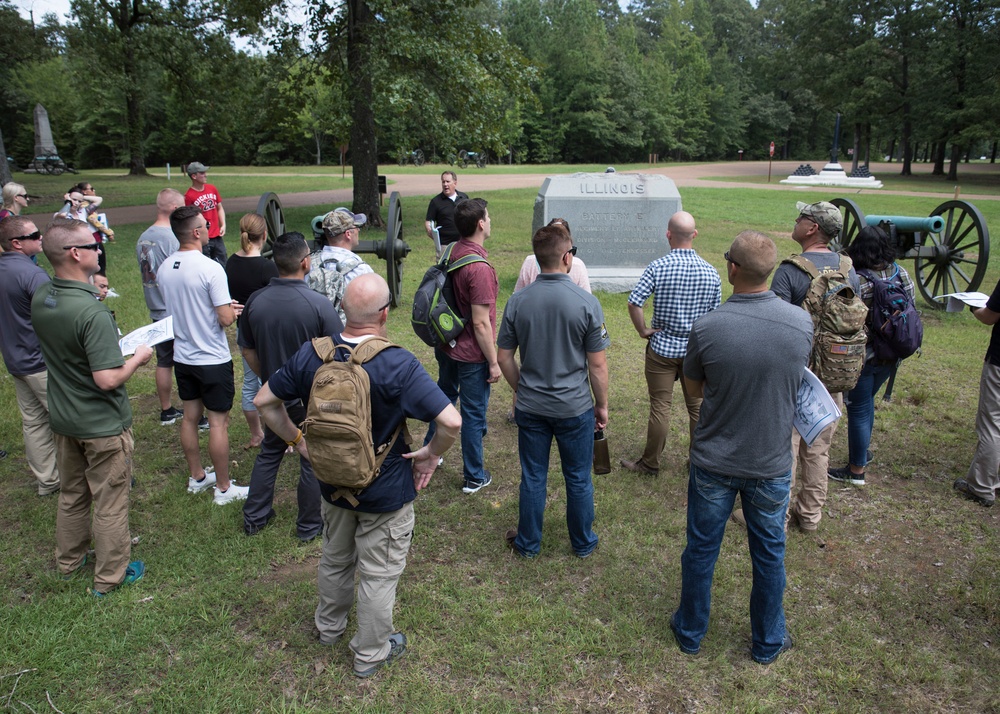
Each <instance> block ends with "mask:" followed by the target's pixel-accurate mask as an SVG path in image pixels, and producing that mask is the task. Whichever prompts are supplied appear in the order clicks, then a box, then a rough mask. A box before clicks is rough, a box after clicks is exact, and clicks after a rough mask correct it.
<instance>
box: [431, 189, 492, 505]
mask: <svg viewBox="0 0 1000 714" xmlns="http://www.w3.org/2000/svg"><path fill="white" fill-rule="evenodd" d="M455 227H456V228H457V229H458V234H459V236H460V238H459V241H458V242H457V243H456V244H455V247H454V248H453V249H452V251H451V259H452V260H453V261H454V260H458V259H459V258H461V257H463V256H466V255H470V254H475V255H478V256H481V257H482V258H488V257H489V256H488V254H487V252H486V248H485V247H484V244H485V242H486V239H487V238H489V237H490V214H489V212H488V211H487V210H486V201H485V200H483V199H481V198H471V199H468V200H465V201H459V203H458V204H457V205H456V206H455ZM452 286H453V288H454V291H455V302H456V304H457V307H458V311H459V312H460V313H461V314H462V315H465V316H467V317H469V318H471V319H469V321H468V323H467V324H466V326H465V330H464V331H463V332H462V333H461V334H460V335H459V336H458V337H457V338H456V339H455V344H454V346H450V345H444V346H441V347H438V348H437V349H436V350H435V351H434V356H435V357H437V361H438V386H439V387H440V388H441V391H443V392H444V393H445V394H446V395H447V396H448V398H449V399H450V400H451V402H452V404H454V403H455V402H456V401H459V397H461V400H460V401H459V408H460V411H461V414H462V462H463V475H464V483H463V487H462V491H463V493H476V492H477V491H479V489H481V488H483V487H484V486H488V485H489V484H490V483H491V482H492V480H493V479H492V477H491V476H490V472H489V471H487V470H486V469H485V468H484V467H483V437H484V436H485V435H486V407H487V405H488V404H489V400H490V385H491V384H493V383H494V382H496V381H497V380H498V379H500V365H499V364H498V363H497V350H496V332H497V292H498V290H499V283H498V282H497V273H496V270H494V269H493V266H492V265H490V264H489V263H487V262H478V263H470V264H469V265H466V266H465V267H464V268H460V269H459V270H458V271H456V272H455V273H452ZM433 436H434V424H431V427H430V429H429V430H428V432H427V440H428V441H429V440H430V439H431V437H433ZM425 443H426V442H425Z"/></svg>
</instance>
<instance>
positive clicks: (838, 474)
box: [827, 466, 865, 486]
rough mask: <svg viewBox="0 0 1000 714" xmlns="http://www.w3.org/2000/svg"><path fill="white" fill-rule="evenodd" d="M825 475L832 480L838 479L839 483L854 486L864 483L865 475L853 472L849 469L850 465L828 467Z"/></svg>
mask: <svg viewBox="0 0 1000 714" xmlns="http://www.w3.org/2000/svg"><path fill="white" fill-rule="evenodd" d="M827 475H828V476H829V477H830V478H831V479H833V480H834V481H840V482H841V483H851V484H854V485H855V486H864V485H865V475H864V474H856V473H854V472H853V471H851V467H850V466H844V467H843V468H839V469H830V470H829V471H828V472H827Z"/></svg>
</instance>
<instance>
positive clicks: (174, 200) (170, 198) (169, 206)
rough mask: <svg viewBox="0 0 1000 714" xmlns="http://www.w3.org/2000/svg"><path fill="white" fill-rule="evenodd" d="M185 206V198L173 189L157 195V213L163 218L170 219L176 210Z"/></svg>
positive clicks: (166, 189)
mask: <svg viewBox="0 0 1000 714" xmlns="http://www.w3.org/2000/svg"><path fill="white" fill-rule="evenodd" d="M183 205H184V197H183V196H182V195H181V194H180V191H176V190H174V189H172V188H165V189H163V190H162V191H160V192H159V193H158V194H156V212H157V213H158V214H160V215H161V216H167V217H169V216H170V214H171V212H172V211H173V210H174V209H175V208H180V207H181V206H183Z"/></svg>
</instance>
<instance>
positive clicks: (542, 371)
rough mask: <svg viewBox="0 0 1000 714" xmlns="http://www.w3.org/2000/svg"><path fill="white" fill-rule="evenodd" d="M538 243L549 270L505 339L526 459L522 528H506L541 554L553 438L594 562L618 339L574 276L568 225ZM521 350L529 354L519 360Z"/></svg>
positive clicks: (544, 231)
mask: <svg viewBox="0 0 1000 714" xmlns="http://www.w3.org/2000/svg"><path fill="white" fill-rule="evenodd" d="M531 246H532V249H533V250H534V253H535V258H536V259H537V260H538V266H539V268H540V270H541V273H540V274H539V276H538V279H537V280H535V282H534V283H532V284H531V285H529V286H528V287H526V288H524V289H523V290H521V291H519V292H517V293H515V294H514V296H513V297H511V299H510V300H509V301H508V302H507V307H506V308H505V309H504V316H503V323H502V324H501V326H500V337H499V339H498V341H497V345H498V347H499V348H500V350H499V354H498V357H497V360H498V362H499V363H500V369H501V370H502V371H503V376H504V377H505V378H506V380H507V383H508V384H510V386H511V389H513V390H514V392H515V393H516V394H517V406H516V408H515V410H514V418H515V420H516V421H517V426H518V433H517V446H518V452H519V453H520V457H521V490H520V502H519V511H518V521H517V530H516V531H513V530H512V531H508V533H507V542H508V544H509V545H510V546H511V547H512V548H514V550H515V551H517V553H519V554H520V555H522V556H523V557H525V558H534V557H535V556H536V555H538V553H539V551H540V550H541V547H542V517H543V514H544V512H545V498H546V483H547V480H548V473H549V450H550V449H551V448H552V439H553V437H555V440H556V444H558V446H559V456H560V457H561V459H562V468H563V478H564V479H565V480H566V525H567V526H568V528H569V540H570V545H571V546H572V547H573V552H574V553H576V554H577V555H578V556H579V557H581V558H586V557H587V556H588V555H590V554H591V553H592V552H593V551H594V548H596V547H597V534H595V533H594V531H593V528H592V525H593V522H594V484H593V482H592V481H591V478H590V468H591V464H592V463H593V460H594V429H595V426H596V428H597V429H603V428H604V427H606V426H607V424H608V366H607V361H606V357H605V350H607V348H608V345H609V344H610V343H611V340H609V339H608V331H607V329H605V327H604V313H603V311H602V310H601V303H600V302H598V300H597V298H595V297H594V296H593V295H591V294H590V293H588V292H587V291H585V290H583V289H581V288H579V287H577V286H576V285H575V284H574V283H573V281H572V280H571V279H570V277H569V271H570V268H571V267H572V266H573V256H574V255H576V247H575V246H574V245H573V240H572V238H570V235H569V233H568V232H567V231H566V229H565V228H564V227H563V226H561V225H550V226H545V227H543V228H539V229H538V231H537V232H536V233H535V235H534V237H533V238H532V240H531ZM515 350H520V353H521V364H520V366H518V363H517V360H516V359H515V358H514V351H515ZM591 391H593V394H594V396H593V399H591ZM463 429H464V427H463Z"/></svg>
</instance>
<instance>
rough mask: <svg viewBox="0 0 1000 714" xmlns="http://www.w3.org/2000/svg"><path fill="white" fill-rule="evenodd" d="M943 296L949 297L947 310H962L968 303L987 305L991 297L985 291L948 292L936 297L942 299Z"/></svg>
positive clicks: (978, 305)
mask: <svg viewBox="0 0 1000 714" xmlns="http://www.w3.org/2000/svg"><path fill="white" fill-rule="evenodd" d="M941 298H948V305H947V306H946V307H945V311H946V312H962V310H964V309H965V306H966V305H971V306H972V307H986V302H987V301H988V300H989V299H990V296H989V295H986V294H985V293H948V294H947V295H938V296H937V297H936V298H934V299H935V300H940V299H941Z"/></svg>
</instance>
